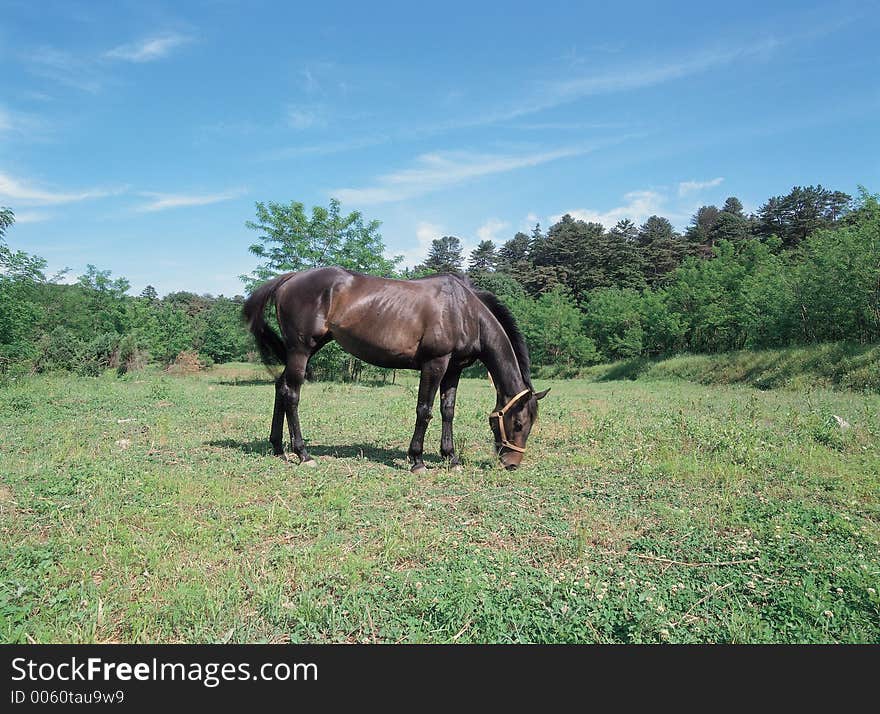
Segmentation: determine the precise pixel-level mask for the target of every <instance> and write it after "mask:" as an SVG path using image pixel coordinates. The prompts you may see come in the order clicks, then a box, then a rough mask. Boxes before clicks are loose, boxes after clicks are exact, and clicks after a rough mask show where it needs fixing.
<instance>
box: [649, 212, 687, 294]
mask: <svg viewBox="0 0 880 714" xmlns="http://www.w3.org/2000/svg"><path fill="white" fill-rule="evenodd" d="M639 245H640V246H642V255H643V256H644V261H645V280H646V281H647V283H648V285H650V286H652V287H653V286H655V285H660V284H662V283H664V282H665V281H666V280H667V276H668V275H669V274H670V273H671V272H672V271H673V270H675V269H676V268H677V267H678V266H679V264H680V263H681V260H682V258H683V257H684V255H685V252H686V244H685V243H684V241H682V240H681V236H679V235H678V234H677V233H676V232H675V229H674V228H673V227H672V224H671V223H670V222H669V220H668V219H666V218H662V217H660V216H650V217H649V218H648V219H647V220H646V221H645V222H644V223H643V224H642V227H641V228H639Z"/></svg>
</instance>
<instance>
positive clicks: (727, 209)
mask: <svg viewBox="0 0 880 714" xmlns="http://www.w3.org/2000/svg"><path fill="white" fill-rule="evenodd" d="M721 210H722V212H724V213H729V214H731V215H733V216H738V217H739V218H745V214H744V213H743V205H742V201H740V200H739V199H738V198H737V197H736V196H729V197H728V199H727V200H726V201H725V202H724V206H722V208H721Z"/></svg>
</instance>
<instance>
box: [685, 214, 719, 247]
mask: <svg viewBox="0 0 880 714" xmlns="http://www.w3.org/2000/svg"><path fill="white" fill-rule="evenodd" d="M720 213H721V211H719V210H718V207H717V206H700V208H699V209H698V210H697V212H696V213H695V214H694V215H693V217H692V218H691V222H690V225H689V226H688V227H687V230H686V231H685V234H684V237H685V239H686V240H687V242H688V243H689V244H690V246H689V248H690V252H691V253H692V254H694V255H699V256H700V257H702V258H709V257H711V256H712V238H711V237H710V232H711V230H712V228H713V227H714V226H715V222H716V221H717V220H718V216H719V214H720Z"/></svg>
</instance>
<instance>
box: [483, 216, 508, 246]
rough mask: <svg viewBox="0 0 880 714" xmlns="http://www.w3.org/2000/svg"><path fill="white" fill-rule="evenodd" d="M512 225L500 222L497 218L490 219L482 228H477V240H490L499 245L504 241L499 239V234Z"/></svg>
mask: <svg viewBox="0 0 880 714" xmlns="http://www.w3.org/2000/svg"><path fill="white" fill-rule="evenodd" d="M509 225H510V224H509V223H508V222H507V221H499V220H498V219H497V218H490V219H489V220H488V221H486V222H485V223H484V224H483V225H482V226H480V227H479V228H477V239H478V240H480V241H484V240H490V241H492V242H494V243H498V242H499V241H501V240H503V239H501V238H499V237H498V233H499V232H500V231H502V230H504V229H505V228H507V226H509Z"/></svg>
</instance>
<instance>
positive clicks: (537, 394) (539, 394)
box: [535, 387, 550, 399]
mask: <svg viewBox="0 0 880 714" xmlns="http://www.w3.org/2000/svg"><path fill="white" fill-rule="evenodd" d="M549 391H550V387H547V389H545V390H544V391H543V392H535V399H543V398H544V397H546V396H547V392H549Z"/></svg>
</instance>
